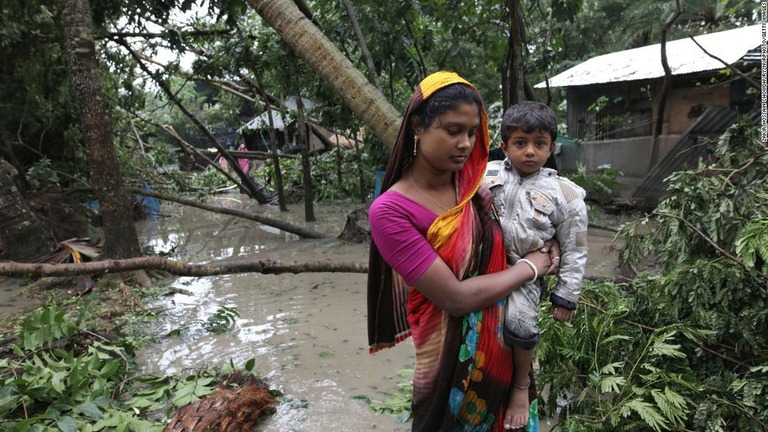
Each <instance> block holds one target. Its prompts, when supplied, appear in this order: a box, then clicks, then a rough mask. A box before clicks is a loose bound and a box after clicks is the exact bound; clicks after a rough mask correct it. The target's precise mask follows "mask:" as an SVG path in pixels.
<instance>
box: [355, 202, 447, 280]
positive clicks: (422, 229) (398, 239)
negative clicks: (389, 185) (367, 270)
mask: <svg viewBox="0 0 768 432" xmlns="http://www.w3.org/2000/svg"><path fill="white" fill-rule="evenodd" d="M435 219H437V215H436V214H435V213H433V212H432V211H431V210H429V209H426V208H424V207H422V206H421V205H420V204H418V203H417V202H415V201H413V200H411V199H410V198H408V197H406V196H405V195H403V194H400V193H398V192H395V191H386V192H384V193H383V194H381V195H380V196H379V197H378V198H376V200H375V201H374V202H373V203H372V204H371V207H370V208H369V209H368V221H369V223H370V226H371V237H373V241H374V243H376V247H378V248H379V252H381V256H382V257H383V258H384V260H385V261H386V262H387V264H389V265H390V266H391V267H392V268H393V269H394V270H395V271H396V272H397V273H399V274H400V276H402V277H403V280H404V281H405V283H406V284H408V285H413V283H414V282H416V279H418V278H419V277H420V276H421V275H422V274H423V273H424V272H425V271H426V270H427V268H428V267H429V266H430V265H432V263H433V262H434V261H435V259H437V256H438V255H437V252H435V250H434V249H433V248H432V245H431V244H429V242H428V241H427V231H428V230H429V227H430V226H431V225H432V222H434V221H435Z"/></svg>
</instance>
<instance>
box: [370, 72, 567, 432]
mask: <svg viewBox="0 0 768 432" xmlns="http://www.w3.org/2000/svg"><path fill="white" fill-rule="evenodd" d="M488 141H489V139H488V126H487V117H486V113H485V108H484V106H483V101H482V99H481V97H480V94H479V93H478V91H477V89H476V88H475V87H474V86H473V85H472V84H470V83H469V82H468V81H466V80H465V79H463V78H461V77H460V76H459V75H457V74H455V73H453V72H437V73H434V74H432V75H430V76H428V77H426V78H425V79H424V80H422V81H421V83H420V84H419V86H418V87H417V88H416V90H415V92H414V94H413V96H412V97H411V101H410V103H409V104H408V107H407V109H406V112H405V116H404V119H403V121H402V124H401V126H400V132H399V134H398V137H397V140H396V142H395V147H394V149H393V151H392V153H391V156H390V159H389V163H388V165H387V170H386V174H385V175H384V179H383V180H382V186H381V189H382V192H381V195H379V197H378V198H376V199H375V200H374V202H373V203H372V204H371V206H370V209H369V220H370V226H371V237H372V242H371V253H370V263H369V267H368V268H369V270H368V340H369V343H370V351H371V352H375V351H377V350H380V349H383V348H387V347H391V346H394V345H395V344H396V343H398V342H401V341H403V340H405V339H407V338H408V337H410V336H412V337H413V344H414V347H415V349H416V365H415V368H414V376H413V402H412V413H413V423H412V430H413V431H424V432H435V431H454V430H461V431H475V430H488V431H497V430H501V428H502V420H503V418H504V412H505V409H506V407H507V404H508V399H509V395H510V391H511V389H512V383H513V381H512V376H513V371H512V370H511V369H510V366H511V365H512V354H511V351H510V350H509V348H508V347H507V346H505V344H504V343H503V341H502V340H501V339H500V333H501V330H502V326H503V323H504V312H503V311H504V306H505V298H506V296H508V295H509V294H510V293H511V292H513V291H515V290H517V289H518V288H519V287H520V286H521V285H522V284H523V283H524V282H525V281H527V280H530V279H532V278H533V277H534V276H536V275H539V274H546V273H549V272H551V271H554V270H555V267H554V266H553V265H552V259H551V256H550V254H553V256H557V254H558V253H559V248H558V247H557V245H556V244H553V245H551V247H549V248H548V247H547V246H545V247H544V248H542V249H540V250H537V251H533V252H531V253H529V254H527V255H525V258H526V261H525V262H521V263H520V264H517V265H513V266H507V263H506V259H505V253H504V247H503V246H504V245H503V238H502V233H501V228H500V226H499V221H498V219H496V214H495V212H494V211H493V210H492V196H491V193H490V191H489V190H488V189H487V188H486V187H483V186H482V185H481V183H482V180H483V175H484V174H485V167H486V164H487V163H488ZM526 370H528V368H526ZM515 375H517V374H516V373H515ZM517 379H519V381H515V382H517V383H521V384H527V383H529V382H530V381H528V376H526V377H525V379H523V378H517ZM528 390H529V391H531V392H532V393H534V394H533V395H532V397H535V386H531V387H530V388H529V389H528Z"/></svg>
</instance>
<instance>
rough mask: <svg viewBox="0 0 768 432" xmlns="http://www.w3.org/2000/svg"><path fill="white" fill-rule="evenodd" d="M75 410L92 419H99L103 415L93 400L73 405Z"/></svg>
mask: <svg viewBox="0 0 768 432" xmlns="http://www.w3.org/2000/svg"><path fill="white" fill-rule="evenodd" d="M75 411H77V412H79V413H81V414H83V415H84V416H86V417H88V418H90V419H92V420H100V419H101V418H103V417H104V415H103V414H102V413H101V410H100V409H99V407H97V406H96V404H94V403H93V402H83V403H81V404H80V405H77V406H76V407H75Z"/></svg>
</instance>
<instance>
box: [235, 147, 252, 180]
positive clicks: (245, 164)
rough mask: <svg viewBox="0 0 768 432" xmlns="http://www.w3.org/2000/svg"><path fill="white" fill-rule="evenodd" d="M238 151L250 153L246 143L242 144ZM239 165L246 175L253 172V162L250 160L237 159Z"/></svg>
mask: <svg viewBox="0 0 768 432" xmlns="http://www.w3.org/2000/svg"><path fill="white" fill-rule="evenodd" d="M237 151H241V152H245V151H248V147H247V146H246V145H245V143H244V142H241V143H240V146H238V147H237ZM237 165H238V166H239V167H240V170H241V171H242V172H243V173H244V174H248V173H249V172H250V171H251V160H250V159H248V158H237Z"/></svg>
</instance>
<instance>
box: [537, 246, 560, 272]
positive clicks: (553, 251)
mask: <svg viewBox="0 0 768 432" xmlns="http://www.w3.org/2000/svg"><path fill="white" fill-rule="evenodd" d="M541 252H544V253H546V254H549V260H550V266H549V268H548V269H547V270H546V271H545V272H543V273H539V274H541V275H547V274H550V275H551V274H556V273H557V270H558V269H559V268H560V243H558V242H557V240H555V239H552V240H548V241H546V242H544V247H542V248H541Z"/></svg>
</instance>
